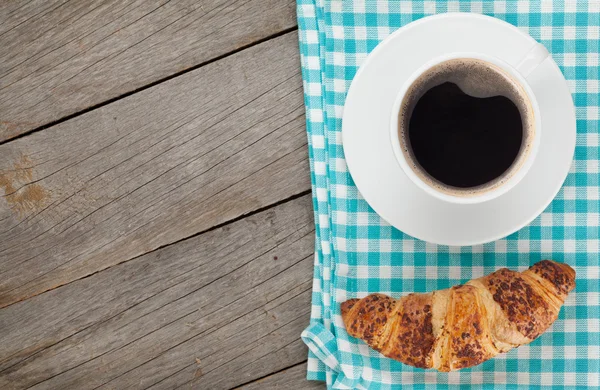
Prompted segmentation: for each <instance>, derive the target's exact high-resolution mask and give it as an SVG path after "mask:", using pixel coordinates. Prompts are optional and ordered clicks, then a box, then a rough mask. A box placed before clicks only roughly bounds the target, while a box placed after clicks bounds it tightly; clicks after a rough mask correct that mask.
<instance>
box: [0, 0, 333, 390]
mask: <svg viewBox="0 0 600 390" xmlns="http://www.w3.org/2000/svg"><path fill="white" fill-rule="evenodd" d="M0 194H1V195H2V196H1V198H0V199H1V200H0V275H1V276H0V308H1V309H0V389H24V388H30V387H31V388H35V389H97V388H102V389H124V388H139V389H147V388H152V389H172V388H179V387H181V388H203V389H204V388H205V389H229V388H236V387H242V388H247V389H265V388H292V389H300V388H322V387H323V385H322V384H317V383H314V382H308V381H306V380H305V372H306V354H307V350H306V347H305V346H304V344H303V343H302V341H301V340H300V333H301V331H302V329H303V328H304V327H305V326H306V325H307V324H308V321H309V315H310V298H311V286H312V263H313V250H314V225H313V214H312V203H311V195H310V177H309V167H308V156H307V139H306V133H305V122H304V105H303V95H302V80H301V77H300V60H299V53H298V34H297V25H296V15H295V1H294V0H250V1H248V0H239V1H238V0H225V1H222V0H202V1H198V0H178V1H169V0H135V1H122V0H102V1H85V0H70V1H69V0H52V1H50V0H31V1H25V0H24V1H2V2H0Z"/></svg>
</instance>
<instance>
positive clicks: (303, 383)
mask: <svg viewBox="0 0 600 390" xmlns="http://www.w3.org/2000/svg"><path fill="white" fill-rule="evenodd" d="M325 388H326V386H325V383H324V382H315V381H307V380H306V362H304V363H300V364H297V365H295V366H293V367H290V368H288V369H285V370H283V371H280V372H277V373H275V374H272V375H269V376H267V377H265V378H262V379H259V380H257V381H254V382H252V383H248V384H247V385H243V386H240V387H236V390H270V389H295V390H309V389H310V390H316V389H325Z"/></svg>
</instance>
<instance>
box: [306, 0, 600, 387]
mask: <svg viewBox="0 0 600 390" xmlns="http://www.w3.org/2000/svg"><path fill="white" fill-rule="evenodd" d="M445 12H472V13H479V14H485V15H490V16H493V17H496V18H499V19H502V20H505V21H507V22H509V23H511V24H513V25H515V26H517V27H518V28H520V29H521V30H522V31H524V32H526V33H528V34H530V35H531V36H533V37H534V38H535V39H537V40H538V41H539V42H541V43H542V44H544V45H545V46H546V48H547V49H548V50H549V51H550V53H551V54H552V56H553V58H554V60H555V61H556V62H557V64H558V65H559V67H560V68H561V70H562V72H563V74H564V75H565V77H566V79H567V82H568V84H569V87H570V89H571V91H572V95H573V99H574V102H575V106H576V116H577V132H578V134H577V146H576V151H575V160H574V163H573V165H572V167H571V171H570V173H569V176H568V177H567V180H566V181H565V184H564V186H563V188H562V189H561V191H560V193H559V194H558V195H557V197H556V199H555V200H554V201H553V202H552V203H551V204H550V206H549V207H548V208H547V209H546V210H545V211H544V212H543V213H542V215H541V216H540V217H538V218H537V219H535V220H534V221H533V222H532V223H531V224H530V225H529V226H527V227H525V228H523V229H521V230H520V231H518V232H516V233H514V234H512V235H511V236H509V237H507V238H505V239H501V240H498V241H496V242H493V243H489V244H485V245H479V246H473V247H462V248H459V247H447V246H438V245H433V244H429V243H425V242H423V241H420V240H416V239H414V238H412V237H410V236H407V235H405V234H403V233H402V232H400V231H398V230H396V229H394V228H393V227H391V226H389V225H388V224H387V223H385V222H384V221H383V220H382V219H381V218H380V217H379V216H378V215H377V214H376V213H375V212H374V211H373V210H372V209H371V208H370V207H369V206H368V205H367V204H366V202H365V201H364V199H363V198H362V197H361V196H360V194H359V192H358V191H357V189H356V187H355V185H354V183H353V182H352V179H351V177H350V175H349V173H348V170H347V167H346V164H345V160H344V155H343V150H342V145H341V133H340V130H341V118H342V113H343V106H344V100H345V94H346V92H347V90H348V87H349V86H350V83H351V81H352V78H353V77H354V74H355V73H356V71H357V70H358V67H359V66H360V64H361V63H362V62H363V61H364V59H365V58H366V56H367V54H368V53H369V52H370V51H372V50H373V49H374V47H375V46H376V45H377V44H378V43H379V42H380V41H381V40H383V39H384V38H385V37H387V36H388V35H389V34H390V33H392V32H393V31H395V30H396V29H397V28H399V27H401V26H404V25H406V24H408V23H410V22H411V21H414V20H417V19H420V18H422V17H425V16H427V15H433V14H437V13H445ZM297 13H298V24H299V40H300V53H301V65H302V77H303V86H304V97H305V106H306V123H307V132H308V141H309V160H310V168H311V180H312V191H313V203H314V210H315V224H316V241H315V265H314V279H313V295H312V309H311V323H310V325H309V327H308V328H307V329H306V330H305V331H304V332H303V334H302V338H303V340H304V341H305V343H306V344H307V345H308V346H309V356H308V373H307V377H308V379H313V380H323V381H326V383H327V385H328V387H330V388H381V389H388V388H390V389H391V388H398V386H400V385H405V386H410V387H416V388H443V389H446V388H459V387H460V386H464V385H471V386H475V387H490V388H524V387H527V388H549V387H555V388H573V389H575V388H577V389H580V388H599V387H600V380H599V374H600V336H599V335H600V310H599V306H600V303H599V290H600V282H599V277H600V275H599V269H600V267H599V254H598V253H599V249H600V244H599V237H600V234H599V228H598V225H599V221H600V217H599V205H600V201H599V199H600V198H599V177H600V174H599V149H600V148H599V145H598V140H599V137H598V133H599V115H600V109H599V79H600V67H599V64H598V62H599V61H598V52H599V51H600V50H599V43H600V1H599V0H594V1H589V2H586V1H535V2H529V1H498V0H494V1H366V2H365V1H358V0H352V1H325V0H298V6H297ZM542 258H554V259H556V260H559V261H564V262H566V263H568V264H570V265H571V266H573V267H574V268H575V270H576V271H577V287H576V289H575V290H574V292H572V293H571V295H570V296H569V298H568V300H567V302H566V303H565V305H564V307H563V309H562V310H561V314H560V316H559V319H558V320H557V321H556V322H555V323H554V325H553V326H552V328H551V329H550V330H548V331H547V332H546V333H545V334H544V335H542V336H540V337H539V338H538V339H537V340H535V341H534V342H532V343H531V344H529V345H528V346H524V347H521V348H518V349H515V350H513V351H511V352H509V353H508V354H502V355H499V356H497V357H495V358H494V359H491V360H489V361H487V362H485V363H483V364H482V365H479V366H477V367H473V368H470V369H465V370H461V371H459V372H454V373H449V374H446V373H437V372H433V371H425V370H420V369H416V368H413V367H409V366H405V365H402V364H400V363H398V362H395V361H392V360H390V359H387V358H384V357H382V356H381V355H379V354H378V353H377V352H375V351H373V350H371V349H369V348H368V347H367V346H366V345H365V344H364V343H363V342H362V341H359V340H356V339H353V338H351V337H349V336H348V335H347V334H346V332H345V331H344V329H343V324H342V322H341V317H340V313H339V303H341V302H343V301H344V300H346V299H349V298H353V297H362V296H365V295H367V294H368V293H371V292H382V293H386V294H389V295H393V296H401V295H404V294H406V293H408V292H413V291H415V292H425V291H431V290H437V289H442V288H448V287H450V286H452V285H454V284H459V283H461V282H464V281H466V280H469V279H472V278H476V277H480V276H483V275H485V274H488V273H490V272H493V271H494V270H496V269H498V268H500V267H508V268H511V269H516V270H523V269H525V268H527V267H528V266H529V265H531V264H532V263H534V262H536V261H538V260H540V259H542Z"/></svg>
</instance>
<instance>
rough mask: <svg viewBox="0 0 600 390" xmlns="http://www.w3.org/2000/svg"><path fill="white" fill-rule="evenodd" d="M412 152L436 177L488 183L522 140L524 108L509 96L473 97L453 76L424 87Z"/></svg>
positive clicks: (413, 124)
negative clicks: (426, 89)
mask: <svg viewBox="0 0 600 390" xmlns="http://www.w3.org/2000/svg"><path fill="white" fill-rule="evenodd" d="M408 125H409V126H408V130H409V132H408V135H409V141H410V146H411V149H412V154H413V156H414V158H415V159H416V160H417V162H418V163H419V165H420V166H421V167H422V168H423V169H424V170H425V171H426V172H427V173H428V174H429V175H430V176H431V177H433V178H434V179H435V180H438V181H439V182H441V183H443V184H445V185H448V186H452V187H457V188H471V187H477V186H481V185H484V184H486V183H488V182H490V181H492V180H494V179H496V178H498V177H499V176H501V175H502V174H503V173H504V172H505V171H507V170H508V169H509V168H510V166H511V165H512V164H513V162H514V161H515V159H516V158H517V156H518V155H519V151H520V149H521V145H522V141H523V123H522V120H521V114H520V112H519V108H518V107H517V106H516V105H515V103H513V102H512V101H511V100H510V99H509V98H507V97H505V96H490V97H473V96H470V95H468V94H467V93H465V92H463V91H462V90H461V88H460V87H459V86H457V85H456V84H454V83H452V82H444V83H442V84H440V85H437V86H434V87H432V88H431V89H429V90H428V91H427V92H425V93H424V94H423V95H422V96H421V98H420V99H418V101H417V102H416V105H415V106H414V108H413V111H412V115H411V116H410V122H409V124H408Z"/></svg>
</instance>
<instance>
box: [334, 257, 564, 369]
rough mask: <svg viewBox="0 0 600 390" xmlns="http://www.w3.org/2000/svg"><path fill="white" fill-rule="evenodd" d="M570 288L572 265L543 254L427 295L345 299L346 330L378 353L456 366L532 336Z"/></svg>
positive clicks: (485, 357) (548, 321)
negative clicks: (523, 266) (526, 264)
mask: <svg viewBox="0 0 600 390" xmlns="http://www.w3.org/2000/svg"><path fill="white" fill-rule="evenodd" d="M574 287H575V271H574V270H573V269H572V268H571V267H569V266H568V265H567V264H563V263H557V262H554V261H551V260H543V261H540V262H538V263H536V264H534V265H533V266H531V267H530V268H529V269H528V270H526V271H524V272H515V271H511V270H509V269H506V268H502V269H500V270H498V271H496V272H494V273H492V274H490V275H487V276H484V277H482V278H478V279H473V280H471V281H469V282H467V283H465V284H464V285H459V286H454V287H452V288H450V289H446V290H439V291H434V292H432V293H428V294H409V295H407V296H404V297H402V298H400V299H393V298H391V297H389V296H386V295H383V294H371V295H369V296H367V297H365V298H363V299H350V300H348V301H346V302H344V303H342V305H341V312H342V319H343V321H344V324H345V326H346V330H347V331H348V334H350V335H351V336H353V337H357V338H360V339H362V340H364V341H365V342H366V343H367V344H368V345H369V346H370V347H371V348H373V349H375V350H377V351H379V352H380V353H382V354H383V355H384V356H387V357H389V358H392V359H395V360H398V361H400V362H402V363H405V364H408V365H411V366H415V367H420V368H435V369H437V370H439V371H454V370H459V369H461V368H465V367H471V366H474V365H477V364H480V363H482V362H484V361H486V360H488V359H490V358H492V357H494V356H496V355H497V354H499V353H501V352H507V351H509V350H510V349H512V348H515V347H518V346H520V345H523V344H527V343H530V342H531V341H533V340H534V339H535V338H536V337H538V336H539V335H540V334H542V333H543V332H544V331H545V330H546V329H548V327H549V326H550V325H551V324H552V323H553V322H554V321H555V320H556V318H557V317H558V313H559V311H560V308H561V306H562V305H563V303H564V301H565V298H566V297H567V294H568V293H569V292H570V291H571V290H572V289H573V288H574Z"/></svg>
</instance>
